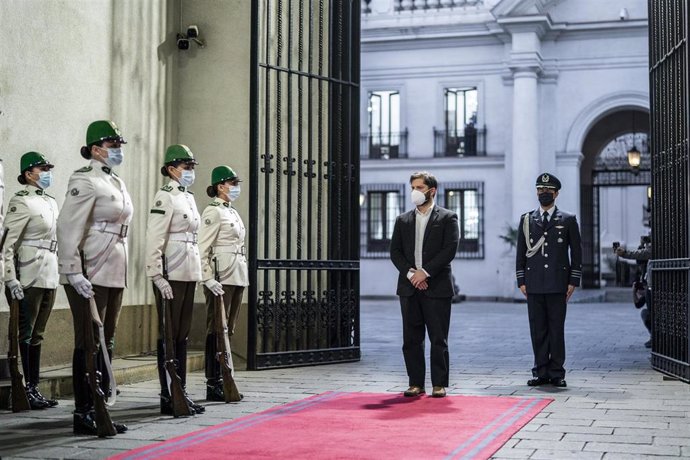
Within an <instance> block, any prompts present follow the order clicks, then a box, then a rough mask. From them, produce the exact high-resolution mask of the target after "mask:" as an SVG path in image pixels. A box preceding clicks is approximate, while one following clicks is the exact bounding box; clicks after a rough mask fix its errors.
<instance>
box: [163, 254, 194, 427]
mask: <svg viewBox="0 0 690 460" xmlns="http://www.w3.org/2000/svg"><path fill="white" fill-rule="evenodd" d="M162 261H163V278H165V279H166V280H167V279H168V267H167V264H166V261H165V256H163V259H162ZM161 309H162V310H163V311H162V312H161V317H162V319H163V348H164V350H165V373H166V375H167V381H168V389H169V392H170V400H171V402H172V409H173V417H180V416H186V415H192V411H191V409H190V407H189V404H187V398H185V395H184V389H183V388H182V379H180V376H179V375H178V373H177V366H176V364H175V350H174V349H173V343H175V342H174V341H173V331H172V312H171V311H170V301H169V300H167V299H165V298H163V293H161Z"/></svg>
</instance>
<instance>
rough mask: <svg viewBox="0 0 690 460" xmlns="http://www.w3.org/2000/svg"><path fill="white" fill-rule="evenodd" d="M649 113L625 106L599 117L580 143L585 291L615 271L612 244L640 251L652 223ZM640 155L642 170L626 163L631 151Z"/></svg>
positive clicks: (601, 284)
mask: <svg viewBox="0 0 690 460" xmlns="http://www.w3.org/2000/svg"><path fill="white" fill-rule="evenodd" d="M648 132H649V114H648V112H647V111H646V109H641V108H631V107H621V108H619V110H614V111H610V112H609V113H608V114H607V115H605V116H603V117H601V118H600V119H599V120H598V121H596V122H595V124H594V125H593V126H592V127H591V128H590V129H589V131H588V132H587V135H586V136H585V138H584V142H583V144H582V154H583V157H584V159H583V161H582V166H581V169H580V185H581V189H580V203H581V211H580V216H581V231H582V246H583V266H582V273H583V287H585V288H599V287H602V286H603V285H604V284H605V283H603V282H602V276H604V277H606V275H607V274H610V273H611V272H613V271H614V270H615V266H614V265H613V264H612V262H615V258H613V257H609V256H608V255H609V254H611V255H612V253H613V251H612V250H611V249H609V248H610V246H611V243H612V242H613V241H623V242H625V243H627V245H628V247H632V248H634V247H636V246H637V240H638V239H639V237H640V236H641V235H642V234H646V233H647V231H646V230H645V224H648V215H647V213H648V210H649V208H648V206H647V205H648V203H647V187H648V185H649V184H650V182H651V173H650V169H651V157H650V154H649V149H648V146H647V134H648ZM633 145H634V146H635V147H636V148H637V149H639V150H640V151H641V153H642V163H641V165H640V168H639V169H637V170H634V169H633V168H631V167H630V165H629V163H628V159H627V151H628V150H629V149H631V148H632V147H633Z"/></svg>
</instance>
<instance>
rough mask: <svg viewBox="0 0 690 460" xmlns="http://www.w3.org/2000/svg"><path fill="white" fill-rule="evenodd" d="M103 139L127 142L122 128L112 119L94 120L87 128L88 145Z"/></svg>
mask: <svg viewBox="0 0 690 460" xmlns="http://www.w3.org/2000/svg"><path fill="white" fill-rule="evenodd" d="M101 141H120V143H121V144H126V143H127V141H125V139H124V137H122V133H121V132H120V128H118V127H117V125H116V124H115V123H114V122H112V121H110V120H98V121H94V122H93V123H91V124H90V125H89V127H88V128H87V129H86V145H89V146H90V145H93V144H95V143H97V142H101Z"/></svg>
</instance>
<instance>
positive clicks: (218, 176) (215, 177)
mask: <svg viewBox="0 0 690 460" xmlns="http://www.w3.org/2000/svg"><path fill="white" fill-rule="evenodd" d="M228 180H236V181H238V182H242V179H240V178H239V177H237V173H236V172H235V171H234V170H233V169H232V168H231V167H230V166H225V165H223V166H216V167H215V168H213V171H212V172H211V184H212V185H216V184H220V183H221V182H225V181H228Z"/></svg>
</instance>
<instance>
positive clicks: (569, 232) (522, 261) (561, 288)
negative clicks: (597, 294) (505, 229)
mask: <svg viewBox="0 0 690 460" xmlns="http://www.w3.org/2000/svg"><path fill="white" fill-rule="evenodd" d="M525 216H527V218H528V219H529V235H528V236H527V237H528V238H529V240H530V242H531V243H530V244H531V245H534V244H536V243H537V241H539V239H540V238H541V236H542V235H545V237H546V239H545V242H544V246H543V247H542V248H543V251H542V250H539V251H538V252H537V253H536V254H534V256H532V257H530V258H528V257H527V255H526V252H527V242H526V241H525V234H524V232H523V229H522V225H523V224H522V219H524V218H525ZM568 253H570V254H568ZM515 275H516V277H517V284H518V287H519V286H521V285H523V284H524V285H525V286H526V287H527V293H528V294H560V293H565V292H567V291H568V285H569V284H571V285H573V286H579V285H580V279H581V278H582V241H581V239H580V228H579V226H578V224H577V218H576V217H575V215H573V214H568V213H567V212H564V211H561V210H559V209H558V208H556V209H555V210H554V212H553V215H552V216H551V220H550V221H549V223H548V224H547V225H546V228H544V224H543V223H542V216H541V209H539V208H538V209H536V210H535V211H532V212H531V213H527V214H523V215H522V217H521V218H520V223H519V224H518V237H517V257H516V264H515Z"/></svg>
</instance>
